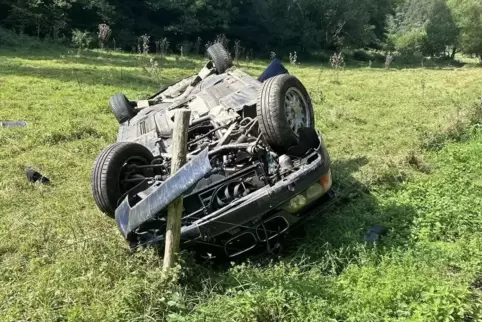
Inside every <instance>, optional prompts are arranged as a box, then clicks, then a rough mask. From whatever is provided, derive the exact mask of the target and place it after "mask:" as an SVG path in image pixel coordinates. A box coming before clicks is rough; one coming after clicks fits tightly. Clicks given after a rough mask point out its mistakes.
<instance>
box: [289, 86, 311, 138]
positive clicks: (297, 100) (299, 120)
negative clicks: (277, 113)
mask: <svg viewBox="0 0 482 322" xmlns="http://www.w3.org/2000/svg"><path fill="white" fill-rule="evenodd" d="M285 113H286V120H287V121H288V125H289V127H290V128H291V131H293V133H294V134H295V135H298V133H299V131H300V129H301V128H303V127H309V122H310V119H309V114H308V103H307V101H306V98H305V97H304V95H303V94H302V93H301V92H300V91H299V90H298V89H297V88H294V87H291V88H289V89H288V91H287V92H286V95H285Z"/></svg>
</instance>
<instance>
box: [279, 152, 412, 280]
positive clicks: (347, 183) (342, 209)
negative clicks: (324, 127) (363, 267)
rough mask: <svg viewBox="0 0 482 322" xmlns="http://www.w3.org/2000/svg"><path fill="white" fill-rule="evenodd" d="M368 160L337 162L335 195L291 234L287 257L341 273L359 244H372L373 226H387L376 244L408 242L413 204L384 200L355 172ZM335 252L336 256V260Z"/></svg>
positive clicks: (388, 246) (399, 244) (386, 244)
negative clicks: (313, 216)
mask: <svg viewBox="0 0 482 322" xmlns="http://www.w3.org/2000/svg"><path fill="white" fill-rule="evenodd" d="M367 162H368V160H367V159H366V158H355V159H351V160H347V161H335V162H334V163H333V165H332V168H333V172H334V178H335V179H334V180H335V181H334V185H333V190H334V191H335V198H334V199H333V200H332V201H331V202H329V203H327V204H326V205H324V206H323V212H322V214H321V216H319V217H315V218H312V219H311V220H309V221H307V222H306V224H305V225H304V228H305V229H304V230H302V231H298V232H297V233H298V234H295V235H292V236H289V237H288V239H287V245H288V247H287V249H286V253H285V256H284V257H285V258H286V257H289V258H295V259H296V258H301V257H309V258H310V261H315V262H319V263H326V269H327V270H330V271H332V272H333V271H336V272H341V271H342V270H343V269H344V268H345V267H346V265H348V264H349V263H351V262H353V261H354V259H355V258H356V256H357V254H358V249H359V246H361V245H372V244H373V242H369V241H367V240H365V236H366V234H367V233H368V231H369V230H370V227H371V226H373V225H377V226H382V227H384V228H386V230H387V233H386V234H384V235H381V236H379V239H378V240H377V241H376V243H377V244H380V245H382V246H386V247H387V249H390V248H392V247H397V246H402V245H406V244H407V242H408V241H409V236H410V227H411V225H412V222H413V219H414V217H415V215H416V213H415V210H414V209H413V208H412V207H411V206H406V205H397V204H394V203H392V204H387V203H381V202H380V200H378V198H377V197H376V196H374V195H373V194H372V193H371V192H370V189H369V188H368V187H366V186H365V185H364V184H363V183H361V182H360V181H359V180H357V179H356V178H355V177H354V176H353V174H354V173H355V172H356V171H358V169H359V168H360V167H361V166H363V165H365V164H366V163H367ZM333 254H340V255H341V256H336V260H335V262H333V260H334V258H335V257H333Z"/></svg>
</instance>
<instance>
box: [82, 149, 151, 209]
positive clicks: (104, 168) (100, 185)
mask: <svg viewBox="0 0 482 322" xmlns="http://www.w3.org/2000/svg"><path fill="white" fill-rule="evenodd" d="M134 159H135V161H137V162H138V163H139V162H140V163H144V164H146V165H147V164H150V163H151V162H152V160H153V159H154V157H153V155H152V153H151V151H149V150H148V149H147V148H146V147H145V146H143V145H140V144H138V143H132V142H118V143H114V144H112V145H110V146H109V147H107V148H106V149H104V150H103V151H102V152H101V153H100V155H99V156H98V157H97V159H96V160H95V163H94V167H93V169H92V175H91V184H92V194H93V196H94V200H95V203H96V204H97V207H98V208H99V209H100V211H102V212H103V213H105V214H106V215H108V216H109V217H112V218H114V216H115V210H116V208H117V203H118V201H119V199H120V198H121V197H122V195H123V194H125V193H126V192H127V191H123V190H128V189H124V188H123V187H121V182H120V176H121V172H122V169H123V166H124V164H126V162H130V160H134ZM132 162H133V161H132Z"/></svg>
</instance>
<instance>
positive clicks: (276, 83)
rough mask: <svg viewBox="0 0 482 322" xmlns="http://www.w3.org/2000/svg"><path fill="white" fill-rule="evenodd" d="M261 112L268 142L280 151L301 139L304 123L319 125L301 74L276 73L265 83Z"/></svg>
mask: <svg viewBox="0 0 482 322" xmlns="http://www.w3.org/2000/svg"><path fill="white" fill-rule="evenodd" d="M257 115H258V121H259V127H260V130H261V133H263V135H264V137H265V139H266V141H267V143H268V144H269V145H270V146H271V147H272V148H273V149H275V150H276V151H277V152H280V153H286V152H288V150H289V149H290V148H291V147H293V146H295V145H297V144H298V143H299V133H300V130H301V129H302V128H303V127H308V128H314V127H315V119H314V113H313V105H312V104H311V99H310V96H309V95H308V92H307V91H306V88H305V87H304V86H303V84H302V83H301V82H300V81H299V80H298V78H296V77H295V76H292V75H289V74H285V75H279V76H275V77H272V78H270V79H268V80H267V81H266V82H265V83H264V84H263V87H262V89H261V92H260V93H259V96H258V103H257Z"/></svg>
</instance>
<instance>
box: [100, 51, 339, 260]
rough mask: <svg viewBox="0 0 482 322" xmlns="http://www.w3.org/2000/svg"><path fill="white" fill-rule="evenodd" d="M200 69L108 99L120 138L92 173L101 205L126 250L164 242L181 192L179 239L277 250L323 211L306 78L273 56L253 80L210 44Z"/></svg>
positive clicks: (319, 146)
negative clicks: (180, 124)
mask: <svg viewBox="0 0 482 322" xmlns="http://www.w3.org/2000/svg"><path fill="white" fill-rule="evenodd" d="M208 55H209V57H210V60H209V61H208V62H207V63H206V65H205V66H204V67H203V68H202V70H201V71H200V72H199V73H198V74H196V75H193V76H191V77H189V78H186V79H184V80H182V81H180V82H178V83H176V84H174V85H172V86H170V87H168V88H166V89H163V90H162V91H160V92H158V93H156V94H154V95H153V96H152V97H150V98H148V99H146V100H141V101H130V100H128V99H127V98H126V96H124V95H122V94H117V95H115V96H113V97H111V99H110V106H111V108H112V112H113V114H114V115H115V117H116V118H117V120H118V121H119V124H120V125H119V132H118V138H117V142H116V143H114V144H112V145H110V146H108V147H107V148H106V149H104V150H103V151H102V152H101V153H100V155H99V156H98V158H97V159H96V161H95V164H94V167H93V170H92V191H93V196H94V200H95V202H96V204H97V206H98V208H99V209H100V210H101V211H102V212H103V213H105V214H106V215H108V216H110V217H112V218H114V219H115V221H116V223H117V225H118V228H119V230H120V232H121V233H122V235H123V237H124V238H125V239H126V240H127V241H128V242H129V244H130V245H131V247H137V246H139V245H148V244H158V243H162V242H163V240H164V234H165V230H166V223H167V218H166V217H167V208H168V205H169V204H170V203H171V202H172V201H174V200H175V199H177V198H179V197H180V196H183V199H184V209H183V216H182V227H181V243H182V246H183V247H184V248H189V247H191V246H200V245H204V246H209V249H210V252H211V253H215V254H220V255H225V256H228V257H230V258H233V257H237V256H239V255H241V254H244V253H246V252H248V251H250V250H252V249H254V248H256V247H259V246H262V247H266V246H267V247H268V249H270V247H274V244H275V243H278V241H279V239H280V237H282V236H283V235H284V234H285V233H287V232H288V231H290V230H291V229H292V228H293V227H295V226H297V225H299V224H300V223H302V222H303V221H304V220H305V219H306V218H309V217H310V216H313V215H317V214H319V213H320V209H321V206H322V202H321V200H322V199H324V198H326V197H327V196H329V195H330V194H331V185H332V178H331V170H330V158H329V154H328V151H327V150H326V148H325V146H324V143H323V139H322V137H321V135H320V134H319V133H318V132H316V131H315V129H314V125H315V119H314V114H313V107H312V105H311V100H310V97H309V95H308V93H307V91H306V89H305V87H304V86H303V84H302V83H301V82H300V81H299V80H298V79H297V78H296V77H294V76H292V75H290V74H289V73H288V71H287V70H286V69H285V68H284V67H283V65H282V64H281V63H280V62H279V61H278V60H274V61H273V62H272V63H271V65H270V66H268V68H267V69H266V71H265V72H264V73H263V74H262V75H261V76H260V77H259V78H257V79H256V78H254V77H252V76H250V75H248V74H246V73H244V72H243V71H241V70H240V69H237V68H234V67H233V65H232V61H231V59H230V56H229V54H228V53H227V51H226V50H225V49H224V48H223V47H222V46H221V45H220V44H215V45H213V46H211V47H210V48H209V49H208ZM177 109H189V110H190V111H191V120H190V125H189V136H188V155H187V160H188V162H187V163H186V165H185V166H184V167H183V168H181V169H180V170H179V171H178V172H176V173H171V172H170V171H171V167H170V162H171V153H172V150H171V148H172V147H171V140H172V129H173V127H174V121H175V120H174V114H175V111H176V110H177Z"/></svg>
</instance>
